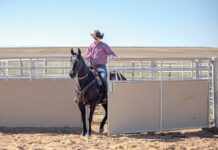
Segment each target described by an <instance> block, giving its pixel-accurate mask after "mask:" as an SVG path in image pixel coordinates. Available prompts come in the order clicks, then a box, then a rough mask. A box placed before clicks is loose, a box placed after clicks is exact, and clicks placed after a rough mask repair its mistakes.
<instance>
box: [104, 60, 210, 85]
mask: <svg viewBox="0 0 218 150" xmlns="http://www.w3.org/2000/svg"><path fill="white" fill-rule="evenodd" d="M108 70H109V71H115V72H120V73H122V74H123V75H124V76H125V77H126V78H127V80H131V81H142V80H147V81H149V80H151V81H153V80H193V79H197V80H198V79H208V78H211V71H212V62H211V58H110V59H109V63H108ZM117 79H118V78H116V81H117Z"/></svg>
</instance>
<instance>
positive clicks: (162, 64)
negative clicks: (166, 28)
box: [108, 58, 212, 134]
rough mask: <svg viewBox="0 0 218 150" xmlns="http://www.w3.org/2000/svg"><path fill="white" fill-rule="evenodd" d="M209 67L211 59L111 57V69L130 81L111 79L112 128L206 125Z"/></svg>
mask: <svg viewBox="0 0 218 150" xmlns="http://www.w3.org/2000/svg"><path fill="white" fill-rule="evenodd" d="M154 64H155V65H154ZM211 66H212V65H211V59H210V58H138V59H137V58H116V59H109V63H108V72H110V71H115V72H120V73H122V74H123V75H124V76H125V77H126V78H127V80H126V81H119V80H115V81H112V80H109V93H108V95H109V99H108V100H109V105H108V117H109V123H108V133H109V134H116V133H134V132H144V131H163V130H175V129H190V128H208V127H209V126H210V119H211V118H210V109H209V100H210V94H209V91H210V90H211V88H212V84H211V82H212V77H211ZM117 78H118V77H117Z"/></svg>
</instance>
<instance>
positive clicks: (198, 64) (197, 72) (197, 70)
mask: <svg viewBox="0 0 218 150" xmlns="http://www.w3.org/2000/svg"><path fill="white" fill-rule="evenodd" d="M199 68H200V63H199V60H198V59H196V80H198V79H199V77H200V70H199Z"/></svg>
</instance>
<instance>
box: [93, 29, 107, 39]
mask: <svg viewBox="0 0 218 150" xmlns="http://www.w3.org/2000/svg"><path fill="white" fill-rule="evenodd" d="M91 36H92V37H93V38H94V39H98V40H101V39H103V37H104V33H101V32H100V31H99V30H95V31H94V33H93V34H91Z"/></svg>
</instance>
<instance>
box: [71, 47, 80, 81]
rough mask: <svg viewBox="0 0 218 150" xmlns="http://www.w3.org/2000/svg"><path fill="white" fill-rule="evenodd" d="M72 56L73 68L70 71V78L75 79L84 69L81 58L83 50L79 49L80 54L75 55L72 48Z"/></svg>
mask: <svg viewBox="0 0 218 150" xmlns="http://www.w3.org/2000/svg"><path fill="white" fill-rule="evenodd" d="M71 54H72V56H71V64H72V66H73V67H72V70H70V77H71V78H75V76H76V75H77V73H78V72H79V71H80V70H81V69H82V63H83V58H82V56H81V50H80V49H79V48H78V53H75V52H74V51H73V48H72V49H71Z"/></svg>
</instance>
